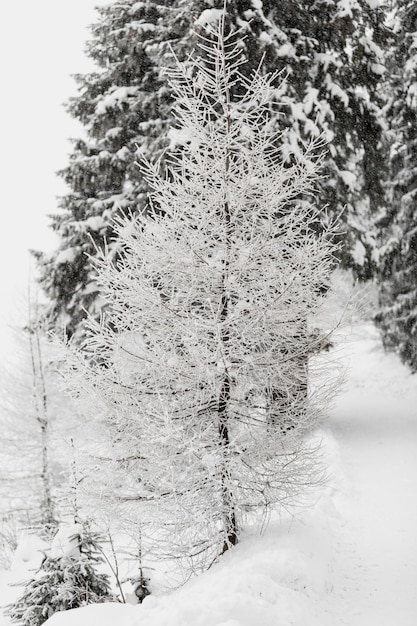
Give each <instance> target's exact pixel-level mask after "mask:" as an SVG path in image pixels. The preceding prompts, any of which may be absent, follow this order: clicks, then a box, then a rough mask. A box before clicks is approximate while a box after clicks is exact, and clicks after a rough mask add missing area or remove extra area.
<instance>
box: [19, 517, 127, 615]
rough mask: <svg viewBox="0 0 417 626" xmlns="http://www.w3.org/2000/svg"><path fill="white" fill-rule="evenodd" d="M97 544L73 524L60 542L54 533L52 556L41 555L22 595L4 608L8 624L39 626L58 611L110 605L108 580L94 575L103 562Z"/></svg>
mask: <svg viewBox="0 0 417 626" xmlns="http://www.w3.org/2000/svg"><path fill="white" fill-rule="evenodd" d="M99 540H100V538H99V536H98V535H97V534H95V533H93V532H92V531H91V530H90V529H89V528H88V526H86V525H84V527H82V526H81V524H75V525H74V526H73V527H72V528H71V529H70V532H69V533H68V532H67V534H66V537H64V538H63V537H62V536H60V532H58V535H57V536H56V537H55V539H54V543H55V549H54V545H53V547H52V548H53V549H52V554H50V555H45V558H44V559H43V561H42V564H41V566H40V568H39V570H38V571H37V572H36V574H35V576H34V577H33V578H32V579H31V580H30V581H29V582H28V583H27V584H26V586H25V589H24V592H23V594H22V595H21V596H20V597H19V598H18V599H17V600H16V602H15V603H14V604H13V605H11V606H9V607H8V609H7V614H8V615H9V617H10V618H11V620H12V622H16V623H18V624H21V625H23V626H41V624H43V623H44V622H46V620H47V619H48V618H49V617H51V615H53V614H54V613H57V612H58V611H67V610H68V609H75V608H78V607H81V606H86V605H88V604H96V603H98V602H111V601H114V600H115V597H114V596H113V595H112V594H111V592H110V583H109V578H108V576H107V575H106V574H102V573H99V572H98V571H97V567H98V566H99V565H100V564H102V563H103V561H104V559H103V558H102V556H101V551H100V549H99Z"/></svg>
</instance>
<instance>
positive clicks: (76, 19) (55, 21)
mask: <svg viewBox="0 0 417 626" xmlns="http://www.w3.org/2000/svg"><path fill="white" fill-rule="evenodd" d="M106 3H108V2H106V0H36V1H35V0H19V2H17V1H15V0H3V1H2V2H0V123H1V135H0V136H1V145H0V150H1V167H0V186H1V191H0V198H1V207H0V210H1V217H2V219H1V222H0V224H1V232H2V236H1V239H0V285H1V286H0V357H1V361H2V363H3V364H4V362H5V359H6V361H7V357H8V353H10V351H11V343H10V336H11V333H10V329H9V326H10V325H13V324H16V323H18V322H19V320H22V319H24V315H25V312H24V311H22V309H23V308H25V305H24V297H25V295H26V293H27V285H28V276H29V266H30V263H31V262H30V255H29V253H28V249H29V248H35V249H42V250H48V249H51V248H52V247H53V246H54V243H55V242H54V238H53V235H52V231H51V230H50V229H49V228H48V226H47V224H48V218H47V217H46V216H47V214H49V213H54V212H55V211H56V196H57V195H60V194H62V193H63V192H64V190H65V187H64V184H63V182H62V181H61V180H60V179H59V178H58V177H57V176H56V174H55V172H56V171H57V170H59V169H61V168H62V167H64V166H65V165H66V164H67V161H68V153H69V152H70V149H71V146H70V144H69V142H68V141H67V139H68V138H69V137H77V136H78V135H79V133H80V127H79V126H78V125H77V123H76V122H75V121H74V120H72V119H71V118H70V117H69V115H68V114H67V113H66V112H65V110H64V108H63V106H62V104H63V103H64V102H65V101H66V100H67V99H68V97H69V96H71V95H74V94H75V93H76V88H75V83H74V81H73V79H72V78H71V76H70V75H71V74H75V73H78V72H80V73H83V72H85V71H88V70H89V69H91V68H92V67H93V66H92V62H91V61H90V60H88V59H87V58H86V56H85V55H84V47H85V42H86V40H87V39H89V37H90V33H89V31H88V28H87V27H88V25H89V24H91V23H94V22H95V21H96V12H95V11H94V7H95V6H96V5H97V4H106Z"/></svg>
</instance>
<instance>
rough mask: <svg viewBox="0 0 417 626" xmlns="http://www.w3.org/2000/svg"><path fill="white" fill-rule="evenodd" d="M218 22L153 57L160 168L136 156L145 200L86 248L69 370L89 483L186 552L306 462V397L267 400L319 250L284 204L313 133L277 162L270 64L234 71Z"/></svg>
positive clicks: (295, 186)
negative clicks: (193, 53) (280, 411)
mask: <svg viewBox="0 0 417 626" xmlns="http://www.w3.org/2000/svg"><path fill="white" fill-rule="evenodd" d="M223 28H224V24H223ZM221 33H222V31H220V37H219V43H218V44H215V45H214V47H213V44H210V42H209V41H208V40H207V38H206V39H204V40H203V43H202V44H201V49H202V57H200V58H198V59H196V60H194V61H192V62H191V61H190V62H187V63H184V64H182V65H180V66H179V68H178V70H176V71H175V73H174V72H173V71H172V72H171V76H172V77H173V78H174V79H175V80H173V82H172V83H171V88H172V89H173V90H174V93H176V96H177V104H176V107H175V112H176V116H177V119H178V124H179V126H178V127H177V128H176V133H177V136H178V137H179V140H182V141H183V142H184V143H183V145H182V148H181V150H180V151H178V152H177V153H176V154H175V155H172V156H171V157H170V158H169V159H168V171H167V173H166V176H164V175H161V173H160V172H159V167H158V164H156V165H155V166H152V165H151V164H149V163H148V164H147V165H145V167H144V175H146V178H147V180H148V182H149V184H150V187H151V188H152V190H153V192H152V202H151V206H150V208H149V210H148V212H147V214H144V215H142V216H139V217H138V218H137V219H136V220H134V221H129V220H121V221H119V227H118V236H119V237H120V241H121V243H122V248H123V250H124V253H123V254H122V255H121V256H120V258H119V260H118V261H117V262H112V257H111V255H110V256H108V257H105V258H104V259H103V260H102V262H101V263H99V264H97V271H98V277H99V283H100V285H101V286H102V288H103V295H104V297H105V299H106V301H107V302H108V303H109V306H110V309H109V310H110V313H109V320H108V322H109V323H108V324H103V325H97V324H95V323H94V321H93V320H90V331H91V337H90V338H89V340H88V341H87V343H86V345H85V346H84V351H79V352H78V351H75V356H74V359H73V361H72V365H71V368H72V370H70V373H69V384H70V385H71V386H72V388H73V390H74V391H75V393H76V394H78V395H79V396H81V400H82V403H83V405H84V410H86V411H87V414H88V407H89V406H90V407H91V411H92V412H94V414H95V415H96V416H97V415H99V416H100V417H99V419H100V420H103V419H104V420H105V421H106V422H107V426H108V429H109V440H110V442H111V452H110V453H109V455H111V456H112V459H113V461H114V463H113V465H112V466H111V468H110V469H109V470H107V471H105V470H104V469H103V471H100V476H99V478H98V480H99V481H100V492H101V494H103V496H104V497H105V498H110V500H111V501H112V502H113V503H115V505H117V504H118V505H119V506H123V507H124V508H123V514H121V513H120V516H121V517H122V518H123V520H126V519H128V517H129V515H132V514H133V515H134V516H135V518H136V520H140V523H141V528H142V529H143V533H145V532H146V531H148V532H150V534H151V535H152V534H153V535H154V537H156V542H154V545H155V550H157V551H158V552H159V553H161V554H164V555H165V556H167V555H169V556H170V557H171V558H172V556H185V557H187V558H188V559H190V560H191V561H192V562H193V561H194V560H196V561H197V562H200V561H201V562H202V563H203V564H204V565H207V563H208V562H210V561H212V560H213V558H216V557H217V556H218V555H219V554H222V553H223V552H224V551H226V550H227V549H229V548H230V547H231V546H233V545H235V544H236V543H237V542H238V540H239V535H240V531H241V526H242V524H243V521H244V519H245V515H246V514H247V513H248V512H251V513H254V512H256V511H259V510H261V511H262V512H265V509H266V510H269V508H270V507H271V506H275V505H278V506H279V505H282V506H285V507H288V506H290V505H291V503H292V502H293V501H294V498H296V497H297V494H299V492H300V490H301V491H302V490H303V489H304V488H305V487H306V486H307V485H309V484H311V482H314V480H315V479H316V476H315V475H314V472H315V462H314V451H313V450H312V449H311V447H310V446H309V444H308V443H307V442H306V440H305V437H304V436H305V434H306V432H309V430H310V429H311V428H312V427H313V425H314V424H315V423H316V420H317V418H318V416H319V415H320V411H321V410H322V406H321V404H320V398H318V397H316V398H315V396H314V394H313V395H311V394H309V398H308V402H305V404H304V411H302V412H301V411H300V410H299V409H300V407H299V404H298V401H297V399H295V396H294V394H289V396H290V397H293V398H294V403H293V405H292V406H286V412H287V418H288V419H292V418H293V428H292V429H291V430H290V431H288V430H287V428H286V427H284V428H282V422H281V421H280V419H279V418H278V417H277V413H276V411H275V407H274V406H271V404H270V402H269V400H270V398H271V390H274V389H280V390H281V389H285V388H291V387H292V386H293V385H294V380H295V381H297V380H298V378H299V377H301V381H302V382H304V381H305V375H306V372H305V370H304V369H302V371H300V370H301V368H300V359H301V362H302V363H303V365H304V364H305V363H306V362H307V357H308V355H310V354H311V353H312V352H313V351H314V347H315V340H314V339H313V338H312V336H311V334H310V333H309V329H308V326H307V320H309V321H308V324H310V320H311V318H312V316H313V315H314V312H315V311H316V310H317V308H318V307H319V305H320V303H321V301H322V298H323V295H322V294H323V292H325V291H326V290H327V288H328V280H329V275H330V272H331V269H332V267H333V262H334V259H333V252H334V247H333V244H332V243H331V242H330V241H329V236H330V235H331V233H329V231H328V230H326V229H325V228H324V227H322V228H321V229H320V232H319V233H317V232H314V231H313V226H314V227H315V229H317V225H318V223H320V218H319V215H318V211H317V210H315V209H313V208H312V207H311V203H310V204H306V203H301V204H300V205H296V203H295V199H296V198H297V197H299V196H300V194H302V193H307V192H308V191H309V190H311V185H312V184H313V182H314V180H315V178H316V176H317V174H316V169H315V165H314V160H313V154H314V146H313V147H310V149H308V151H307V154H305V155H304V156H303V157H300V159H297V160H295V161H294V163H293V165H292V166H291V167H289V166H287V165H285V164H284V163H282V161H281V160H280V145H279V141H277V135H276V134H275V133H274V131H273V129H271V127H270V125H269V124H268V119H269V118H270V102H271V94H272V93H273V92H274V89H275V86H274V81H275V80H276V75H275V74H274V75H273V76H270V75H262V74H261V73H260V72H257V73H255V75H254V76H253V77H252V79H251V80H248V79H246V78H245V77H244V76H242V75H240V74H239V69H240V68H241V67H242V60H241V59H242V57H241V56H240V50H241V46H240V43H241V40H239V39H238V40H237V41H236V42H235V43H233V44H232V43H231V42H230V41H229V42H228V43H227V42H226V43H225V42H224V39H223V37H222V36H221ZM233 93H239V94H240V97H234V96H233ZM190 138H191V141H189V139H190ZM278 138H279V135H278ZM86 355H87V356H86ZM103 362H104V363H106V366H105V367H103V366H102V364H103ZM325 386H326V385H323V387H325ZM277 404H278V402H277ZM86 407H87V408H86ZM284 426H285V424H284ZM106 476H108V477H109V480H110V481H112V484H111V485H110V492H109V490H108V489H106V479H105V477H106ZM115 485H117V489H116V490H114V486H115Z"/></svg>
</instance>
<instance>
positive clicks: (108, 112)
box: [37, 0, 386, 336]
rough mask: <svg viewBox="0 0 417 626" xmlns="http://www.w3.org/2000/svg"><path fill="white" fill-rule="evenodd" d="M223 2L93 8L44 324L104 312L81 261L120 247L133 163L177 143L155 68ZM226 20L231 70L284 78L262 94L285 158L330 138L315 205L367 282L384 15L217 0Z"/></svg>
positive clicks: (348, 7) (134, 210)
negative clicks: (118, 227)
mask: <svg viewBox="0 0 417 626" xmlns="http://www.w3.org/2000/svg"><path fill="white" fill-rule="evenodd" d="M223 4H224V2H223V0H148V1H147V2H137V1H136V0H122V1H118V2H112V3H110V4H108V5H107V6H104V7H102V8H100V9H98V11H99V21H98V22H97V24H95V25H94V26H93V27H92V39H91V41H90V42H89V43H88V48H87V52H88V55H89V56H90V57H91V58H92V59H93V60H94V62H95V63H96V64H97V71H96V72H93V73H90V74H86V75H79V76H77V82H78V86H79V95H78V96H77V97H75V98H73V99H72V100H71V101H70V103H69V111H70V113H71V115H73V116H74V117H75V118H77V119H78V120H79V121H81V123H82V124H83V126H84V128H85V137H84V138H83V139H79V140H77V141H75V142H74V148H73V152H72V155H71V157H70V162H69V165H68V167H67V168H66V169H65V170H64V171H63V172H62V173H61V174H62V176H63V178H64V179H65V181H66V182H67V184H68V185H69V188H70V191H69V193H68V194H67V195H65V196H64V197H62V198H61V200H60V205H59V208H60V212H59V213H57V214H56V215H55V216H53V218H52V227H53V229H54V230H55V232H56V233H57V235H58V237H59V240H60V243H59V246H58V249H57V250H56V251H55V252H54V253H53V254H51V255H48V254H43V255H42V254H38V255H37V256H38V259H39V263H40V275H41V283H42V285H43V287H44V289H45V291H46V292H47V294H48V296H49V298H50V300H51V315H52V318H53V320H54V321H56V320H59V323H60V324H62V323H65V324H66V327H67V332H68V334H69V335H72V334H73V333H74V332H76V333H77V335H78V336H80V335H82V330H81V328H82V325H81V321H82V319H83V318H84V317H85V315H86V311H88V312H89V313H90V314H91V315H94V316H96V317H97V318H98V317H99V315H100V312H101V310H102V307H103V304H104V303H103V301H102V299H101V298H100V295H99V289H98V285H97V281H96V272H95V269H94V264H93V263H92V259H93V258H94V257H95V256H96V254H97V247H98V248H101V247H103V246H104V245H105V241H106V242H107V245H108V247H109V250H110V251H111V252H112V253H113V254H115V255H117V254H118V251H119V249H120V242H118V234H117V232H115V231H114V228H113V225H112V224H113V221H112V220H113V218H114V217H116V216H117V215H119V214H120V213H121V212H123V211H124V212H128V213H129V215H131V216H132V217H134V216H135V215H137V214H139V213H141V212H142V211H143V210H144V207H145V205H146V194H147V190H148V187H147V183H146V180H145V178H144V176H143V173H142V172H141V171H140V170H139V169H138V168H137V167H136V161H137V160H138V158H142V157H144V158H147V159H156V158H159V157H160V155H161V154H163V150H164V149H165V148H166V147H167V146H169V147H170V148H173V147H175V145H176V138H175V135H169V134H168V132H167V131H168V129H169V128H170V126H172V106H171V105H172V92H171V89H170V87H169V85H167V84H166V81H165V79H164V78H163V75H162V68H163V67H164V66H172V65H173V56H172V53H171V47H172V49H173V50H174V51H175V54H176V56H177V57H178V58H179V60H184V59H186V58H187V55H188V54H189V53H190V52H191V51H192V50H193V49H194V48H195V46H196V39H195V31H198V32H200V33H204V32H207V29H209V28H210V25H211V24H212V23H213V21H215V20H216V19H217V17H218V15H219V12H221V11H222V10H223ZM226 20H227V24H228V28H230V29H231V30H235V31H237V30H239V29H240V31H241V33H242V34H243V35H244V36H245V39H244V40H242V43H241V45H242V52H243V53H244V55H245V58H246V61H245V63H244V65H243V66H242V68H241V71H242V73H244V74H245V75H246V76H249V75H250V73H251V71H253V70H255V69H256V68H257V67H258V66H259V64H260V61H261V59H262V58H263V68H264V71H265V72H266V71H275V70H281V71H282V72H283V75H288V76H289V78H290V80H289V81H288V82H285V83H283V84H282V86H281V88H277V89H276V90H275V92H273V93H271V98H272V99H274V100H276V101H277V102H279V103H280V105H281V108H280V110H279V111H278V110H277V112H276V122H277V123H278V124H279V126H280V128H283V126H285V127H286V129H287V132H286V133H285V134H283V135H282V137H281V140H280V146H281V154H282V157H283V159H284V160H285V161H286V162H288V163H290V162H291V159H292V158H293V154H294V151H298V152H299V153H301V152H302V142H303V141H307V142H308V141H309V140H310V139H311V138H314V137H317V136H319V135H320V134H323V135H324V137H325V139H326V141H327V142H328V153H327V157H326V159H325V163H324V172H325V174H326V175H325V176H324V177H323V179H322V180H321V181H320V182H319V184H318V188H319V198H320V203H321V205H322V206H326V205H327V206H328V207H329V209H328V210H329V211H330V212H331V213H332V214H334V215H339V214H342V221H341V228H340V230H341V239H343V240H344V242H345V245H344V248H343V253H342V255H341V256H342V260H343V263H344V264H345V265H346V266H349V267H354V268H355V270H356V272H357V273H358V274H359V275H361V276H365V275H368V274H369V273H370V271H371V269H372V249H373V245H374V237H373V231H372V229H371V228H370V226H369V218H370V213H372V211H373V210H374V208H375V206H376V205H378V203H379V202H380V200H379V198H380V191H381V189H380V180H381V167H382V165H383V163H384V159H383V158H381V156H380V155H381V152H380V151H381V149H382V145H383V141H382V138H383V131H384V128H383V124H382V123H381V122H382V120H383V116H382V115H381V99H380V94H379V85H380V82H381V79H382V78H383V74H384V70H385V68H384V55H383V46H384V41H385V37H386V32H385V29H384V26H383V24H384V15H383V10H382V8H381V7H380V6H379V3H377V2H374V1H372V2H370V1H369V0H343V1H341V0H326V2H323V1H322V0H314V1H313V2H312V1H311V0H299V1H298V2H294V1H293V0H282V1H281V2H276V1H275V0H273V1H272V0H263V1H262V0H228V1H227V15H226Z"/></svg>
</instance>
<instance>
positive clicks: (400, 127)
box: [376, 0, 417, 371]
mask: <svg viewBox="0 0 417 626" xmlns="http://www.w3.org/2000/svg"><path fill="white" fill-rule="evenodd" d="M394 23H395V31H396V46H395V51H394V54H393V58H392V65H393V72H392V82H391V85H392V100H391V106H390V109H389V119H390V125H391V132H392V151H391V159H390V184H389V190H388V202H387V210H386V212H385V214H384V215H383V216H382V217H381V219H380V221H379V226H380V232H381V238H382V240H383V248H382V254H381V262H380V305H381V306H380V311H379V312H378V314H377V317H376V319H377V322H378V324H379V325H380V327H381V329H382V332H383V338H384V343H385V346H386V347H387V348H389V349H393V350H395V351H397V352H398V353H399V355H400V357H401V359H402V360H403V361H404V363H407V364H408V365H409V366H410V367H411V369H412V370H413V371H416V370H417V283H416V275H417V210H416V198H417V166H416V163H417V125H416V123H417V88H416V87H417V46H416V43H417V6H416V4H415V3H414V2H410V1H408V0H404V1H401V2H398V10H397V12H396V16H395V20H394Z"/></svg>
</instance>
